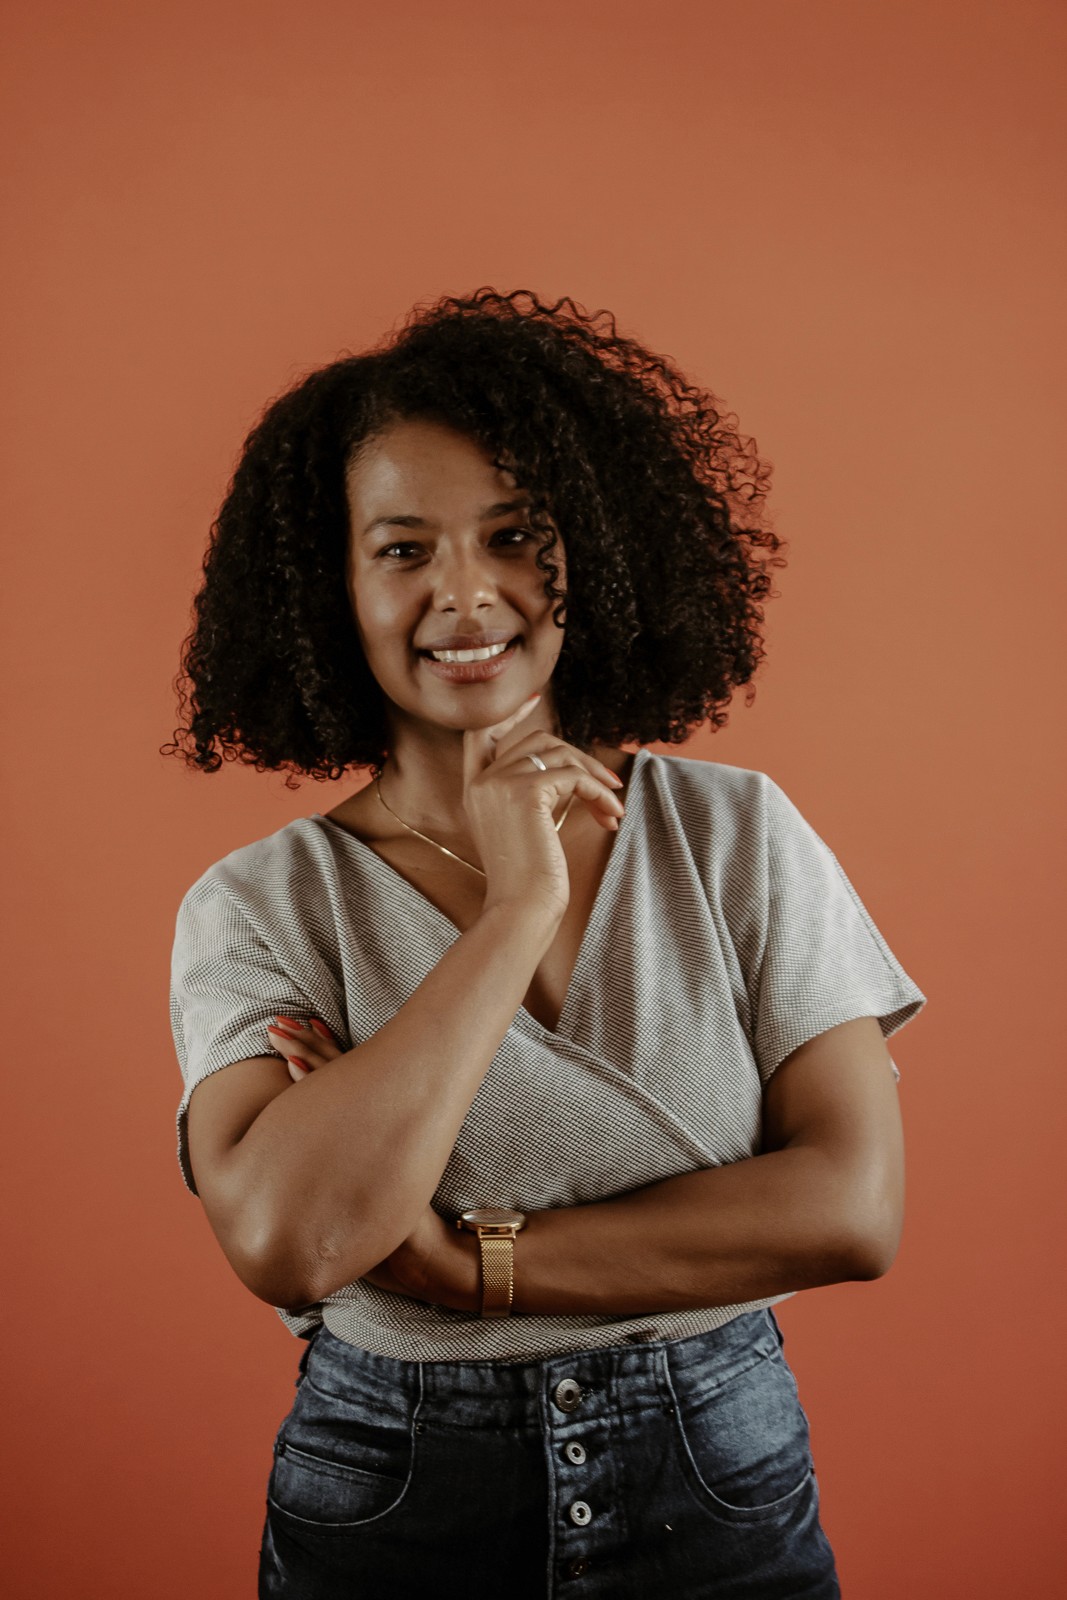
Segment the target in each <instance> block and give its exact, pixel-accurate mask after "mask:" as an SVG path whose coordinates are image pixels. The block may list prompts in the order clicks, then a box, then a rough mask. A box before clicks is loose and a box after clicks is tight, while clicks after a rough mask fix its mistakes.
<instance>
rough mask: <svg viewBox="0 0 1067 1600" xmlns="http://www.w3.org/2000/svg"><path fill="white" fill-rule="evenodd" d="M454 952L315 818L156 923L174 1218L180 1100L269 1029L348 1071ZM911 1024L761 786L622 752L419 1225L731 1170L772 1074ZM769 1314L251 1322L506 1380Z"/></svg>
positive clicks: (796, 826)
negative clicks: (536, 1368) (308, 1041)
mask: <svg viewBox="0 0 1067 1600" xmlns="http://www.w3.org/2000/svg"><path fill="white" fill-rule="evenodd" d="M459 936H460V935H459V930H458V929H457V927H456V926H455V924H454V923H453V922H452V921H451V920H450V919H449V918H448V917H446V916H445V915H444V913H443V912H441V911H439V910H438V909H437V908H436V907H435V906H434V905H433V904H432V903H431V902H430V901H429V900H427V899H426V897H425V896H424V895H422V894H421V893H420V892H419V891H418V890H417V889H416V888H414V886H413V885H411V884H409V883H408V882H407V880H406V879H405V878H403V877H402V876H401V875H400V874H399V873H398V872H396V871H395V870H394V869H393V868H392V867H391V866H389V864H388V863H387V862H386V861H384V860H383V859H382V858H381V857H380V856H379V855H377V854H376V853H375V852H374V851H373V850H372V849H371V848H370V846H369V845H367V844H364V843H363V842H362V841H361V840H359V839H357V838H356V837H355V835H354V834H352V833H349V832H348V831H347V830H346V829H345V828H343V827H341V826H340V824H338V823H335V822H332V821H331V820H330V819H329V818H327V817H324V816H322V815H320V814H319V813H314V814H312V815H310V816H305V817H298V818H296V819H295V820H294V821H292V822H290V823H288V824H287V825H286V826H285V827H283V828H281V829H279V830H278V832H276V833H273V834H271V835H269V836H268V837H267V838H265V839H260V840H257V841H256V842H254V843H252V844H248V845H244V846H242V847H241V848H239V849H237V850H234V851H233V852H232V853H231V854H229V855H227V856H225V857H223V859H222V860H221V861H218V862H216V863H215V864H214V865H213V866H211V867H209V868H208V869H207V871H206V872H204V873H203V875H202V876H201V877H200V878H198V879H197V881H196V882H195V883H194V884H193V885H192V887H191V888H190V889H189V890H188V891H187V893H186V894H185V896H184V898H183V900H182V902H181V905H180V907H179V910H178V914H177V925H176V931H175V939H174V949H173V960H172V969H171V990H170V1016H171V1025H172V1028H173V1032H174V1043H175V1048H176V1050H177V1055H178V1061H179V1064H180V1066H181V1070H182V1076H183V1079H184V1083H185V1092H184V1094H183V1095H182V1098H181V1103H180V1105H179V1108H178V1118H177V1128H178V1159H179V1163H180V1167H181V1172H182V1176H183V1178H184V1180H185V1183H186V1185H187V1187H188V1188H189V1189H190V1190H191V1191H192V1192H193V1193H194V1194H195V1193H196V1188H195V1184H194V1181H193V1174H192V1171H191V1168H190V1166H189V1159H188V1151H187V1144H186V1137H187V1136H186V1111H187V1108H188V1104H189V1099H190V1096H191V1095H192V1092H193V1090H194V1088H195V1087H196V1085H197V1084H198V1083H199V1082H200V1081H201V1079H202V1078H205V1077H207V1076H208V1075H209V1074H210V1073H212V1072H217V1071H219V1070H220V1069H221V1068H223V1067H225V1066H227V1065H228V1064H230V1063H231V1062H235V1061H241V1060H245V1059H247V1058H249V1057H252V1056H264V1055H278V1054H279V1052H277V1051H275V1050H274V1049H273V1048H272V1046H271V1043H270V1041H269V1038H268V1035H267V1031H266V1030H267V1024H268V1021H269V1019H270V1018H271V1017H272V1016H274V1015H275V1014H277V1013H278V1012H283V1013H285V1014H286V1015H287V1016H292V1017H295V1018H298V1019H300V1020H302V1021H307V1020H309V1019H310V1018H311V1017H320V1018H321V1019H322V1021H323V1022H325V1023H326V1024H327V1026H328V1027H329V1028H330V1029H331V1031H332V1033H333V1035H334V1038H335V1039H336V1040H337V1042H338V1043H339V1044H340V1045H341V1046H342V1047H343V1048H344V1049H346V1050H348V1049H352V1048H355V1047H357V1046H358V1045H360V1044H362V1043H365V1042H366V1040H368V1039H369V1038H371V1037H372V1035H373V1034H375V1033H376V1032H377V1031H378V1029H379V1028H381V1027H382V1026H383V1025H384V1024H385V1023H386V1022H387V1021H388V1020H389V1018H390V1017H392V1016H393V1015H394V1013H395V1012H396V1011H397V1010H398V1009H399V1007H400V1006H402V1005H403V1004H404V1002H405V1001H406V1000H407V999H409V997H410V996H411V995H412V993H413V992H414V991H415V989H417V987H418V986H419V984H420V983H421V982H422V981H423V979H424V978H425V977H426V976H427V975H428V973H429V972H430V971H431V970H432V969H433V968H434V967H435V966H436V965H437V963H438V962H439V961H440V959H441V957H442V956H443V955H444V953H445V951H446V950H447V949H448V947H449V945H450V944H452V942H453V941H454V940H455V939H457V938H458V937H459ZM925 1003H926V996H925V995H924V994H923V993H922V992H921V991H920V990H919V989H918V988H917V987H916V985H915V984H914V983H913V982H912V980H911V978H910V977H909V976H908V975H907V973H906V972H905V971H904V969H903V968H902V967H901V965H900V963H899V962H898V961H897V960H896V958H895V956H894V955H893V953H892V952H891V950H890V949H889V947H888V945H887V944H886V942H885V940H884V939H883V938H882V935H881V934H880V932H879V931H878V929H877V928H876V927H875V925H874V923H873V921H872V920H871V918H870V916H869V915H868V913H867V911H866V909H865V907H864V906H863V904H862V903H861V901H860V899H859V896H858V895H857V893H856V891H855V889H854V888H853V887H852V884H851V883H850V882H849V880H848V878H847V877H846V876H845V873H844V871H843V870H842V868H841V866H840V865H839V863H838V861H837V859H836V857H835V856H834V855H833V853H832V852H831V850H830V849H829V848H828V846H827V845H826V844H825V843H824V842H823V841H822V839H821V838H820V837H819V836H818V835H817V834H816V833H815V831H814V829H813V828H812V827H811V826H810V824H809V823H807V822H806V821H805V819H804V818H803V817H802V816H801V814H800V812H799V811H798V810H797V808H796V807H795V806H794V805H793V803H792V801H790V800H789V799H788V797H787V796H786V795H785V793H784V792H783V791H782V789H780V788H779V787H778V785H777V784H776V783H775V782H774V781H773V779H771V778H769V777H768V776H767V775H766V774H765V773H763V772H757V771H752V770H749V769H747V768H743V767H733V766H727V765H724V764H722V763H719V762H710V761H700V760H695V759H690V758H687V757H683V756H663V755H657V754H654V753H652V752H651V751H648V750H645V749H642V750H639V751H638V752H637V755H636V757H635V759H634V763H633V767H632V769H631V776H630V783H629V788H628V793H627V796H626V815H625V817H624V819H623V821H622V824H621V826H620V828H619V831H618V833H617V834H616V836H615V840H614V843H613V844H612V848H611V852H610V854H609V856H608V861H607V866H606V869H605V872H604V875H603V878H602V880H601V883H600V886H599V889H598V892H597V896H596V900H595V902H594V905H593V909H592V913H591V915H590V918H589V922H588V925H587V927H586V931H585V935H584V938H583V940H582V943H581V947H580V949H579V952H578V958H577V961H576V963H575V967H574V971H573V975H572V977H571V981H570V987H569V988H568V990H567V993H566V997H565V999H564V1003H563V1009H562V1011H561V1013H560V1016H559V1020H558V1023H557V1026H556V1028H555V1029H554V1030H551V1029H548V1028H545V1027H543V1026H542V1024H541V1023H539V1022H538V1021H536V1019H535V1018H534V1017H533V1016H532V1015H531V1014H530V1013H529V1012H528V1011H527V1010H526V1009H525V1007H521V1006H520V1008H519V1010H518V1012H517V1013H516V1015H515V1019H514V1021H513V1022H512V1024H511V1026H510V1027H509V1029H508V1031H507V1033H506V1034H505V1035H504V1038H503V1040H502V1042H501V1045H500V1048H499V1050H498V1052H497V1054H496V1056H495V1057H494V1059H493V1061H492V1063H491V1065H490V1067H489V1070H488V1072H487V1073H486V1076H485V1078H484V1080H483V1082H482V1084H481V1086H480V1088H479V1090H478V1093H477V1094H476V1095H475V1097H474V1101H473V1103H472V1105H471V1107H470V1110H469V1111H468V1113H467V1116H466V1118H465V1120H464V1122H463V1125H462V1126H461V1128H460V1130H459V1133H458V1135H457V1138H456V1142H455V1145H454V1147H453V1150H452V1154H451V1157H450V1159H449V1162H448V1165H447V1166H446V1168H445V1170H444V1172H443V1174H442V1176H441V1180H440V1183H439V1184H438V1187H437V1190H436V1192H435V1194H434V1196H433V1205H434V1207H435V1208H436V1209H437V1211H438V1212H440V1213H441V1214H442V1215H443V1216H445V1217H447V1218H449V1219H450V1220H451V1219H454V1218H455V1217H456V1216H457V1215H458V1214H459V1212H460V1211H463V1210H465V1209H467V1208H468V1207H472V1206H485V1205H505V1206H515V1207H518V1208H519V1209H520V1210H523V1211H541V1210H545V1209H546V1208H548V1207H553V1206H572V1205H580V1204H583V1203H585V1202H588V1201H595V1200H602V1199H607V1198H610V1197H611V1196H613V1195H617V1194H622V1193H625V1192H627V1191H629V1190H631V1189H636V1188H639V1187H641V1186H643V1185H645V1184H648V1183H654V1182H656V1181H657V1180H658V1179H662V1178H669V1177H673V1176H675V1175H676V1174H678V1173H682V1172H690V1171H693V1170H695V1169H697V1168H706V1167H714V1166H720V1165H723V1164H725V1163H728V1162H732V1161H741V1160H744V1159H745V1157H747V1156H752V1155H755V1154H756V1153H757V1151H758V1149H759V1143H760V1112H761V1096H762V1091H763V1089H764V1087H765V1086H766V1084H767V1083H768V1082H769V1080H770V1078H771V1076H772V1075H773V1073H774V1071H775V1069H776V1068H777V1067H778V1065H779V1064H780V1063H781V1062H782V1061H783V1060H784V1059H785V1057H786V1056H788V1055H789V1054H790V1052H791V1051H793V1050H795V1049H797V1047H798V1046H799V1045H802V1044H804V1043H805V1041H806V1040H808V1039H811V1038H814V1037H815V1035H817V1034H820V1033H823V1032H825V1031H826V1029H828V1028H832V1027H834V1026H836V1024H838V1023H841V1022H847V1021H850V1020H852V1019H853V1018H856V1017H861V1016H874V1017H876V1018H877V1019H878V1022H879V1024H880V1026H881V1030H882V1034H883V1036H884V1037H885V1038H888V1037H889V1036H890V1035H891V1034H893V1033H895V1032H896V1031H897V1029H898V1028H901V1027H903V1025H904V1024H905V1023H906V1022H909V1021H910V1020H911V1019H912V1017H914V1016H915V1015H916V1014H917V1013H918V1012H919V1011H920V1010H921V1008H922V1007H923V1006H924V1005H925ZM279 1058H280V1059H283V1058H281V1057H279ZM895 1070H896V1068H895V1067H894V1071H895ZM898 1076H899V1075H898ZM353 1154H354V1159H357V1158H358V1152H354V1153H353ZM788 1298H789V1295H785V1294H782V1295H775V1296H773V1297H770V1298H768V1299H763V1300H751V1301H746V1302H744V1303H743V1304H739V1305H728V1306H710V1307H706V1308H702V1309H697V1310H687V1311H673V1312H670V1313H665V1314H658V1313H657V1314H656V1315H654V1316H648V1315H646V1316H623V1317H605V1316H602V1315H567V1316H528V1315H516V1316H514V1317H509V1318H500V1319H491V1320H485V1321H483V1320H482V1319H481V1318H480V1317H477V1316H471V1315H469V1314H467V1313H465V1312H458V1311H454V1310H451V1309H450V1308H448V1307H441V1306H436V1305H428V1304H426V1303H425V1302H424V1301H421V1300H415V1299H409V1298H408V1297H406V1296H403V1295H398V1294H393V1293H391V1292H389V1291H388V1290H384V1289H380V1288H378V1287H377V1286H375V1285H374V1284H371V1283H368V1282H366V1281H364V1280H357V1281H356V1282H354V1283H350V1284H346V1285H345V1286H344V1287H342V1288H339V1289H337V1290H336V1291H335V1292H334V1293H333V1294H330V1295H328V1296H327V1297H326V1298H325V1299H323V1300H321V1301H317V1302H316V1303H315V1304H313V1305H307V1306H279V1307H276V1308H275V1309H276V1310H277V1312H278V1315H279V1316H280V1317H281V1319H282V1321H283V1322H284V1323H285V1324H286V1326H287V1327H288V1328H289V1329H290V1330H291V1331H292V1332H293V1333H294V1334H296V1335H299V1336H301V1337H304V1338H308V1337H310V1336H311V1334H312V1333H313V1332H314V1330H315V1328H317V1327H318V1326H320V1325H321V1324H322V1323H323V1322H325V1324H326V1326H327V1327H328V1328H329V1330H330V1332H331V1333H333V1334H335V1335H336V1336H337V1337H338V1338H340V1339H344V1340H347V1341H348V1342H349V1343H351V1344H354V1345H358V1346H361V1347H362V1348H364V1349H367V1350H373V1351H375V1352H377V1353H378V1354H379V1355H385V1356H392V1357H394V1358H397V1359H400V1360H412V1361H483V1360H484V1361H525V1360H541V1359H544V1358H545V1357H547V1356H552V1355H557V1354H563V1353H565V1352H567V1351H571V1350H582V1349H589V1348H591V1347H596V1346H602V1345H607V1344H619V1343H622V1342H625V1341H626V1340H627V1339H631V1338H640V1337H642V1336H643V1337H645V1338H648V1337H655V1338H661V1339H680V1338H687V1337H689V1336H690V1335H692V1334H696V1333H703V1332H705V1331H706V1330H708V1329H710V1328H714V1327H718V1326H720V1325H721V1324H723V1323H725V1322H728V1321H730V1320H731V1319H732V1318H733V1317H736V1316H740V1315H741V1314H742V1313H744V1312H748V1311H753V1310H758V1309H760V1308H762V1307H764V1306H769V1305H775V1304H777V1303H778V1302H779V1301H781V1300H785V1299H788ZM650 1329H653V1330H654V1332H652V1333H649V1331H648V1330H650Z"/></svg>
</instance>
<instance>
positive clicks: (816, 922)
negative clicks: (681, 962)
mask: <svg viewBox="0 0 1067 1600" xmlns="http://www.w3.org/2000/svg"><path fill="white" fill-rule="evenodd" d="M764 779H765V799H766V812H765V830H766V831H765V839H766V903H765V906H764V907H763V908H762V920H761V928H760V941H759V943H760V954H759V959H758V961H757V964H756V968H755V972H754V974H753V978H754V982H753V985H752V990H753V993H752V1001H753V1016H754V1029H753V1032H754V1055H755V1058H756V1064H757V1067H758V1069H759V1074H760V1079H761V1082H762V1083H763V1084H764V1085H766V1084H767V1082H768V1081H769V1080H770V1078H771V1076H772V1075H773V1073H774V1072H775V1070H776V1069H777V1068H778V1067H779V1066H780V1065H781V1063H782V1061H784V1059H785V1058H786V1056H788V1055H789V1054H790V1053H791V1052H792V1051H793V1050H796V1049H798V1048H799V1046H800V1045H802V1044H805V1043H806V1042H807V1041H808V1040H809V1039H813V1038H815V1037H816V1035H817V1034H820V1033H825V1032H826V1030H827V1029H828V1028H833V1027H836V1026H837V1024H838V1023H841V1022H851V1021H852V1020H853V1019H854V1018H856V1017H865V1016H873V1017H877V1019H878V1023H879V1026H880V1027H881V1030H882V1035H883V1037H884V1038H886V1039H888V1038H889V1037H890V1035H891V1034H893V1033H896V1032H897V1030H898V1029H899V1028H902V1027H903V1026H904V1024H905V1023H906V1022H910V1021H911V1019H912V1018H913V1017H914V1016H916V1015H917V1014H918V1012H919V1011H920V1010H921V1009H922V1007H923V1006H924V1005H925V1004H926V996H925V995H924V994H923V993H922V991H921V990H920V989H919V988H918V987H917V986H916V985H915V983H913V981H912V979H911V978H910V977H909V976H908V974H907V973H906V972H905V971H904V968H903V967H902V966H901V964H900V962H899V961H898V960H897V958H896V956H895V955H894V954H893V952H892V951H891V950H890V948H889V946H888V945H887V944H886V941H885V940H884V939H883V937H882V935H881V933H880V932H879V931H878V929H877V928H876V927H875V925H874V922H873V921H872V919H871V917H870V916H869V914H868V912H867V910H866V907H865V906H864V905H863V903H862V901H861V900H860V897H859V895H858V894H857V893H856V890H855V889H854V888H853V886H852V884H851V883H850V882H849V880H848V878H847V877H846V876H845V873H844V871H843V869H842V867H841V866H840V864H839V862H838V861H837V858H836V857H835V855H834V854H833V852H832V851H831V850H830V848H829V846H828V845H826V844H825V843H824V842H823V840H822V839H821V838H820V837H819V835H818V834H817V833H816V832H815V830H814V828H812V826H811V825H810V823H808V822H807V821H805V819H804V817H802V816H801V814H800V812H799V811H798V810H797V808H796V806H795V805H794V804H793V802H792V801H791V800H790V799H789V798H788V796H787V795H786V794H785V793H784V792H783V791H782V790H781V789H780V788H779V786H778V785H777V784H776V783H775V782H774V781H773V779H771V778H768V777H766V775H765V774H764ZM893 1070H894V1073H896V1075H897V1077H899V1073H898V1072H897V1069H896V1066H895V1064H894V1068H893Z"/></svg>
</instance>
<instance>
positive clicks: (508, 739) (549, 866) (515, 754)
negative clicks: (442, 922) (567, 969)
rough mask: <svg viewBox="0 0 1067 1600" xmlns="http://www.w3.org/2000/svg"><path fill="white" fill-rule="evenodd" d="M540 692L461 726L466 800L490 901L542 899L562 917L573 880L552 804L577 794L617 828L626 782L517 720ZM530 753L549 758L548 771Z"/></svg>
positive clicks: (609, 825)
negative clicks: (502, 712)
mask: <svg viewBox="0 0 1067 1600" xmlns="http://www.w3.org/2000/svg"><path fill="white" fill-rule="evenodd" d="M540 698H541V697H540V695H535V696H533V698H531V699H530V700H527V701H526V703H525V705H522V706H520V707H519V709H518V711H515V712H513V713H512V715H511V716H510V717H506V718H505V719H504V721H503V722H498V723H495V724H494V725H493V726H492V727H489V728H468V729H467V731H466V732H465V733H464V735H463V807H464V810H465V811H466V813H467V817H468V820H469V821H470V825H471V834H472V836H473V838H474V842H475V844H476V845H477V847H478V854H479V856H480V858H481V861H482V867H483V870H484V872H485V876H486V894H485V905H486V906H487V907H488V906H491V905H494V904H497V905H499V904H502V903H507V902H510V903H512V904H518V905H521V906H523V907H524V908H529V907H531V906H532V907H534V908H536V907H539V906H540V907H543V908H544V909H546V910H547V911H548V912H549V913H550V915H551V916H552V917H554V918H555V919H556V920H557V921H558V920H559V919H560V918H561V917H562V916H563V913H564V911H565V910H566V909H567V902H568V900H569V899H570V880H569V878H568V874H567V858H566V856H565V855H564V853H563V846H562V845H561V844H560V841H559V836H558V834H557V832H556V828H555V824H554V822H553V820H552V817H553V812H554V811H555V810H556V808H557V806H562V805H566V804H568V802H569V801H570V800H571V799H572V798H573V799H575V800H579V801H581V802H582V803H583V804H584V805H585V806H586V808H587V810H588V811H589V812H590V813H591V815H592V816H593V817H594V818H595V820H596V821H597V822H598V823H599V824H600V826H601V827H603V828H606V829H607V830H608V831H609V832H614V831H615V829H617V828H618V826H619V818H620V817H621V816H622V815H623V806H622V802H621V801H620V800H619V798H618V796H617V795H616V794H615V793H614V790H616V789H619V788H621V787H622V782H621V779H619V778H618V777H616V775H615V773H614V772H612V770H611V768H610V767H606V766H604V765H603V763H602V762H600V761H597V760H596V758H595V757H594V756H591V755H586V754H585V752H584V751H582V750H578V749H576V747H575V746H574V745H571V744H567V743H566V742H565V741H564V740H563V739H560V738H557V736H556V735H555V734H553V733H550V732H549V731H548V730H547V729H538V730H536V731H534V732H530V733H525V732H523V731H522V730H521V729H520V728H519V724H520V723H521V722H522V720H523V718H524V717H526V716H528V715H529V713H530V712H531V711H532V710H533V708H534V706H535V705H537V703H538V701H539V700H540ZM516 730H518V731H516ZM531 755H536V756H538V757H539V758H540V760H541V761H543V762H544V764H545V768H546V770H545V771H544V772H542V771H541V770H540V769H539V768H538V767H537V766H535V764H534V763H533V762H532V761H530V760H529V757H530V756H531Z"/></svg>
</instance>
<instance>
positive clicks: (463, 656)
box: [430, 639, 510, 661]
mask: <svg viewBox="0 0 1067 1600" xmlns="http://www.w3.org/2000/svg"><path fill="white" fill-rule="evenodd" d="M509 642H510V641H509V640H506V639H505V641H504V643H503V644H491V645H489V647H488V649H486V650H431V651H430V654H431V655H432V656H433V658H434V660H435V661H491V660H492V659H493V657H494V656H499V655H502V654H503V653H504V651H505V650H506V649H507V647H508V644H509Z"/></svg>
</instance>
